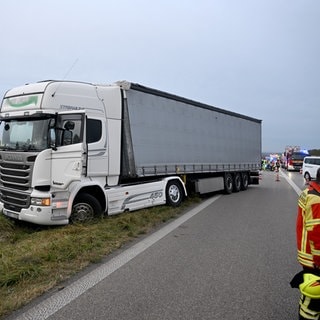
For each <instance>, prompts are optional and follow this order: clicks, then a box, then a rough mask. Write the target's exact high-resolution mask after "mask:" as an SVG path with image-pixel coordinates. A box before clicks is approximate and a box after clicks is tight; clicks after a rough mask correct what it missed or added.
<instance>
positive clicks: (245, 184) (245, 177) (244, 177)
mask: <svg viewBox="0 0 320 320" xmlns="http://www.w3.org/2000/svg"><path fill="white" fill-rule="evenodd" d="M248 186H249V176H248V173H246V172H243V173H242V179H241V190H247V189H248Z"/></svg>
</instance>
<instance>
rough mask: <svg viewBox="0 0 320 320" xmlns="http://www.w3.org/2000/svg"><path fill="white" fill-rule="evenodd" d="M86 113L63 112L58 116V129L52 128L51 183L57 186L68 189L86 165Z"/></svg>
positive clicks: (78, 177)
mask: <svg viewBox="0 0 320 320" xmlns="http://www.w3.org/2000/svg"><path fill="white" fill-rule="evenodd" d="M83 128H84V114H63V115H59V116H58V118H57V124H56V129H55V131H54V133H53V130H51V132H50V133H51V135H55V136H54V137H51V140H52V141H55V146H54V147H53V150H52V167H51V170H52V172H51V177H52V180H51V183H52V185H53V186H54V187H55V188H59V189H60V188H61V189H66V188H67V187H68V186H69V184H70V183H71V182H73V181H79V180H80V179H81V175H82V173H83V167H84V165H85V161H86V158H85V149H84V143H83V131H84V130H83Z"/></svg>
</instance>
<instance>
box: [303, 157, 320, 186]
mask: <svg viewBox="0 0 320 320" xmlns="http://www.w3.org/2000/svg"><path fill="white" fill-rule="evenodd" d="M319 168H320V157H317V156H310V157H305V158H304V160H303V164H302V175H303V177H304V178H305V179H306V180H307V181H310V180H312V179H315V178H316V175H317V170H318V169H319Z"/></svg>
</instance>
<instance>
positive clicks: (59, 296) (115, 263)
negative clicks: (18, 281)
mask: <svg viewBox="0 0 320 320" xmlns="http://www.w3.org/2000/svg"><path fill="white" fill-rule="evenodd" d="M220 197H221V195H217V196H215V197H213V198H210V199H208V200H206V201H204V202H203V203H201V204H200V205H199V206H197V207H196V208H194V209H192V210H190V211H188V212H187V213H185V214H184V215H183V216H181V217H180V218H178V219H176V220H174V221H173V222H171V223H169V224H168V225H166V226H165V227H163V228H161V229H160V230H159V231H156V232H155V233H153V234H151V235H150V236H148V237H147V238H145V239H143V240H141V241H139V242H138V243H137V244H135V245H133V246H132V247H130V248H129V249H127V250H125V251H124V252H122V253H121V254H119V255H118V256H116V257H114V258H113V259H111V260H110V261H108V262H106V263H105V264H103V265H102V266H101V267H99V268H97V269H95V270H94V271H92V272H90V273H89V274H87V275H85V276H83V277H82V278H80V279H79V280H77V281H75V282H74V283H72V284H71V285H69V286H68V287H66V288H64V289H63V290H62V291H59V292H57V293H55V294H54V295H52V296H51V297H49V298H48V299H46V300H44V301H42V302H40V303H39V304H38V305H36V306H34V307H33V308H31V309H30V310H28V311H26V312H25V313H23V314H21V315H20V316H18V317H17V318H16V320H25V319H30V320H44V319H47V318H49V317H50V316H51V315H53V314H54V313H56V312H57V311H59V310H60V309H62V308H63V307H64V306H66V305H67V304H69V303H70V302H71V301H73V300H75V299H76V298H77V297H79V296H80V295H81V294H83V293H84V292H86V291H87V290H88V289H90V288H92V287H93V286H95V285H96V284H98V283H99V282H100V281H102V280H104V279H105V278H106V277H108V276H109V275H110V274H112V273H113V272H114V271H116V270H118V269H119V268H120V267H122V266H123V265H125V264H126V263H127V262H129V261H130V260H132V259H133V258H135V257H136V256H137V255H139V254H140V253H142V252H143V251H145V250H146V249H147V248H149V247H150V246H152V245H153V244H155V243H156V242H157V241H159V240H160V239H162V238H163V237H165V236H166V235H167V234H169V233H170V232H172V231H173V230H174V229H176V228H177V227H179V226H180V225H181V224H183V223H184V222H186V221H187V220H189V219H190V218H192V217H193V216H195V215H196V214H198V213H199V212H200V211H202V210H203V209H205V208H206V207H208V206H209V205H210V204H212V203H213V202H214V201H216V200H218V199H219V198H220ZM133 214H134V213H133Z"/></svg>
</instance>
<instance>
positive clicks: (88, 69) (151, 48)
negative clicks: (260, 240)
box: [0, 0, 320, 152]
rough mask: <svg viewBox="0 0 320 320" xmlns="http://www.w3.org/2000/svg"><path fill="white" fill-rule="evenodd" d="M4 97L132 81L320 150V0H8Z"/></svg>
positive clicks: (269, 138) (271, 142)
mask: <svg viewBox="0 0 320 320" xmlns="http://www.w3.org/2000/svg"><path fill="white" fill-rule="evenodd" d="M0 9H1V19H0V39H1V50H0V95H1V97H2V96H3V94H4V93H5V92H6V91H7V90H8V89H10V88H11V87H14V86H19V85H22V84H25V83H30V82H36V81H40V80H47V79H58V80H60V79H66V80H81V81H86V82H93V83H113V82H115V81H118V80H128V81H132V82H136V83H140V84H142V85H145V86H149V87H153V88H156V89H159V90H163V91H167V92H170V93H174V94H176V95H180V96H183V97H186V98H190V99H193V100H197V101H200V102H203V103H207V104H210V105H214V106H216V107H219V108H223V109H227V110H230V111H234V112H237V113H241V114H245V115H248V116H251V117H254V118H258V119H261V120H262V150H263V151H267V152H281V151H284V148H285V146H287V145H300V146H301V147H303V148H306V149H320V134H319V129H320V125H319V123H320V107H319V105H320V90H319V86H320V82H319V77H320V37H319V32H320V18H319V17H320V1H319V0H241V1H239V0H193V1H191V0H158V1H156V0H153V1H152V0H135V1H132V0H120V1H114V0H113V1H111V0H90V1H88V0H55V1H50V0H47V1H38V0H28V1H24V0H2V1H1V4H0Z"/></svg>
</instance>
